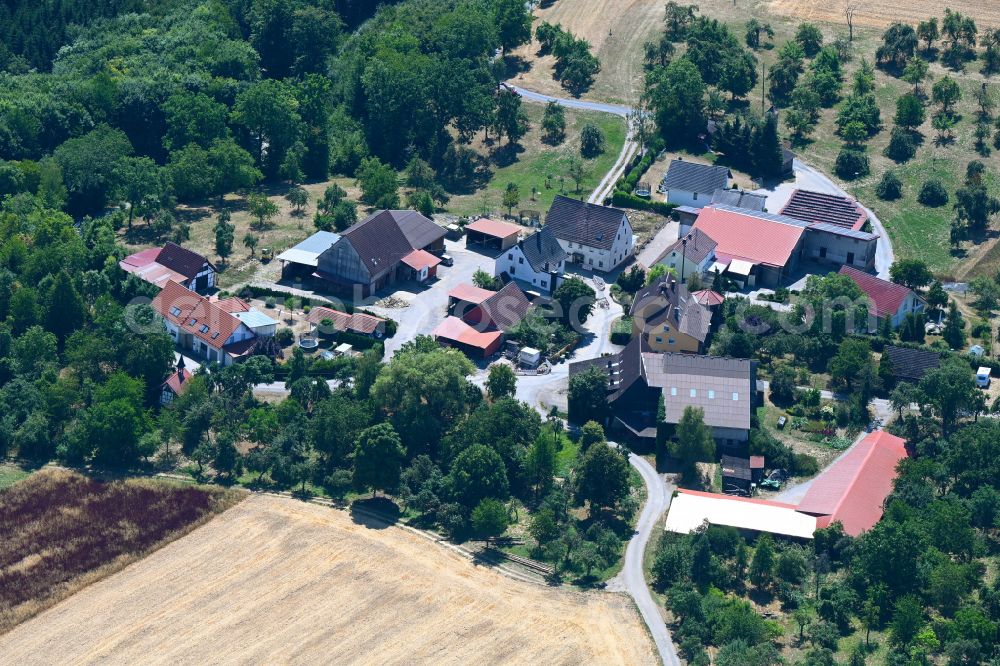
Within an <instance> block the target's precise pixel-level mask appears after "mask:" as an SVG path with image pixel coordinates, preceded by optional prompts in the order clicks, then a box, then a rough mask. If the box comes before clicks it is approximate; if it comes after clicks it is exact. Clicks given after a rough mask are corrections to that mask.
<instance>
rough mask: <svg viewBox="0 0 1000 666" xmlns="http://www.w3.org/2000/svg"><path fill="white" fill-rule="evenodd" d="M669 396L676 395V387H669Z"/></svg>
mask: <svg viewBox="0 0 1000 666" xmlns="http://www.w3.org/2000/svg"><path fill="white" fill-rule="evenodd" d="M670 395H677V387H676V386H671V387H670Z"/></svg>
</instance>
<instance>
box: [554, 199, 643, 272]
mask: <svg viewBox="0 0 1000 666" xmlns="http://www.w3.org/2000/svg"><path fill="white" fill-rule="evenodd" d="M545 225H546V226H547V227H548V228H549V229H551V230H552V234H553V235H554V236H555V237H556V239H557V240H558V241H559V244H560V245H561V246H562V248H563V250H564V251H565V252H566V254H567V256H568V259H567V260H568V261H569V262H570V263H574V264H580V266H582V267H583V268H587V269H590V270H597V271H601V272H606V271H610V270H613V269H614V268H615V267H617V266H618V265H619V264H621V263H622V262H624V261H625V260H626V259H628V258H629V257H630V256H632V253H633V252H634V251H635V239H634V237H633V235H632V225H631V223H630V222H629V220H628V215H627V214H626V213H625V211H623V210H619V209H617V208H611V207H610V206H598V205H597V204H591V203H586V202H584V201H578V200H577V199H571V198H569V197H564V196H562V195H556V198H555V200H554V201H553V202H552V207H551V208H549V212H548V215H547V216H546V218H545Z"/></svg>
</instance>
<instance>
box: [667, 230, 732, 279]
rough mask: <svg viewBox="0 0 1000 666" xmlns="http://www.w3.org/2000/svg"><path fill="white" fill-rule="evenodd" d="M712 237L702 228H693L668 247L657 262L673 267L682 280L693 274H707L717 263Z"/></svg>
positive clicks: (716, 244) (715, 244) (715, 245)
mask: <svg viewBox="0 0 1000 666" xmlns="http://www.w3.org/2000/svg"><path fill="white" fill-rule="evenodd" d="M717 246H718V243H716V242H715V241H714V240H712V238H711V237H710V236H709V235H708V234H706V233H705V232H704V231H702V230H700V229H692V230H691V231H689V232H688V233H687V234H685V235H684V236H682V237H681V238H678V239H677V240H676V241H675V242H674V243H673V245H671V246H670V247H668V248H667V249H666V250H665V251H664V252H663V254H662V255H660V258H659V259H657V260H656V263H658V264H663V265H664V266H666V267H667V268H670V269H673V271H674V273H675V274H676V275H678V276H679V277H680V280H681V282H687V281H688V278H690V277H691V276H692V275H705V274H706V273H707V272H708V269H709V267H710V266H711V265H712V264H713V263H715V248H716V247H717Z"/></svg>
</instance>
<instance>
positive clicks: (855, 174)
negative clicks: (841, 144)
mask: <svg viewBox="0 0 1000 666" xmlns="http://www.w3.org/2000/svg"><path fill="white" fill-rule="evenodd" d="M836 170H837V175H838V176H840V177H841V178H843V179H844V180H854V179H855V178H861V177H862V176H867V175H868V174H869V173H870V172H871V166H870V165H869V162H868V156H867V155H865V154H864V153H862V152H861V151H860V150H853V149H851V148H844V149H842V150H841V151H840V154H839V155H837V166H836Z"/></svg>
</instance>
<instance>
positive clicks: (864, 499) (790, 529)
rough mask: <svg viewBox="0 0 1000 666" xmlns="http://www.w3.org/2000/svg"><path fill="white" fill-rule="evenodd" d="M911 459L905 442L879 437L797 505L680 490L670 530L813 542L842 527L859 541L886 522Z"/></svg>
mask: <svg viewBox="0 0 1000 666" xmlns="http://www.w3.org/2000/svg"><path fill="white" fill-rule="evenodd" d="M906 457H907V451H906V441H905V440H903V439H900V438H899V437H896V436H894V435H890V434H889V433H887V432H882V431H875V432H872V433H869V434H868V435H866V436H865V438H864V439H862V440H861V441H860V442H858V443H857V444H856V445H855V446H854V447H853V448H851V449H850V450H849V451H848V452H847V453H846V454H845V455H844V456H843V457H842V458H840V459H839V460H837V461H836V462H835V463H833V464H832V465H831V466H830V467H828V468H827V469H826V470H824V471H823V472H822V473H821V474H820V475H819V476H818V477H816V478H815V479H814V480H813V482H812V484H811V485H810V487H809V490H808V491H806V494H805V496H803V498H802V501H801V502H800V503H799V504H798V505H793V504H785V503H782V502H772V501H769V500H756V499H745V498H737V497H730V496H727V495H716V494H712V493H702V492H696V491H691V490H680V491H678V495H677V497H675V498H674V500H673V502H672V503H671V505H670V510H669V512H668V514H667V521H666V529H667V530H668V531H671V532H678V533H681V534H687V533H689V532H691V531H693V530H695V529H697V528H698V527H699V526H701V525H702V524H703V523H705V522H708V523H709V524H712V525H728V526H730V527H735V528H737V529H740V530H743V531H747V532H752V533H760V532H767V533H770V534H777V535H781V536H786V537H793V538H798V539H810V538H812V536H813V533H814V532H815V531H816V530H817V529H824V528H826V527H829V526H830V525H832V524H833V523H840V524H841V525H842V526H843V528H844V532H845V533H846V534H848V535H850V536H854V537H856V536H858V535H859V534H861V533H862V532H865V531H867V530H870V529H871V528H872V527H874V526H875V524H876V523H878V521H879V520H881V518H882V513H883V509H884V506H883V505H884V504H885V500H886V498H887V497H888V496H889V493H890V492H892V483H893V480H894V479H895V477H896V466H897V465H898V464H899V461H901V460H903V459H904V458H906Z"/></svg>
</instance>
